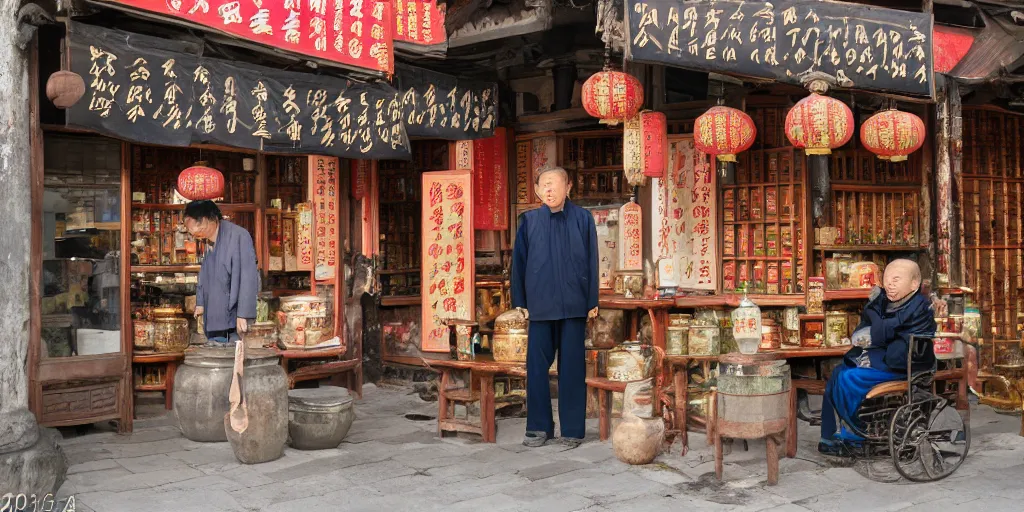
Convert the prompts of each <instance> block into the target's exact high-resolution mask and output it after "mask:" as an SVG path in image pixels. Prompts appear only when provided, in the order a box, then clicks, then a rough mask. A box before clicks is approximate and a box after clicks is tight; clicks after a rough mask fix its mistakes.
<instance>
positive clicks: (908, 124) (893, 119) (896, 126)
mask: <svg viewBox="0 0 1024 512" xmlns="http://www.w3.org/2000/svg"><path fill="white" fill-rule="evenodd" d="M924 136H925V129H924V121H921V118H920V117H917V116H915V115H914V114H911V113H909V112H900V111H899V110H883V111H881V112H879V113H877V114H875V115H873V116H871V117H870V118H868V120H867V121H864V124H863V125H861V127H860V142H861V144H863V145H864V147H866V148H868V150H869V151H871V152H872V153H874V154H876V155H878V158H881V159H882V160H890V161H893V162H902V161H904V160H906V159H907V155H909V154H911V153H913V152H914V151H917V150H918V149H921V145H922V144H924Z"/></svg>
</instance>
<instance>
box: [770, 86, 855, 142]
mask: <svg viewBox="0 0 1024 512" xmlns="http://www.w3.org/2000/svg"><path fill="white" fill-rule="evenodd" d="M851 137H853V112H852V111H851V110H850V107H847V106H846V104H845V103H843V102H841V101H839V100H837V99H835V98H832V97H829V96H824V95H821V94H818V93H811V95H810V96H808V97H806V98H804V99H802V100H800V101H798V102H797V103H796V105H793V108H791V109H789V113H787V114H786V138H788V139H789V142H791V143H792V144H793V146H794V147H796V148H797V149H803V150H804V151H805V152H806V153H807V154H808V155H829V154H831V153H832V150H833V149H836V148H839V147H842V146H843V145H844V144H846V143H847V142H849V141H850V138H851Z"/></svg>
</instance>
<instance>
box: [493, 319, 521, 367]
mask: <svg viewBox="0 0 1024 512" xmlns="http://www.w3.org/2000/svg"><path fill="white" fill-rule="evenodd" d="M529 325H530V322H529V321H528V320H527V319H526V316H525V315H523V314H522V313H520V312H519V310H518V309H510V310H508V311H506V312H504V313H502V314H500V315H498V318H495V319H494V339H493V341H492V347H491V350H492V351H493V353H494V360H495V361H498V362H501V363H525V362H526V340H527V330H528V329H529Z"/></svg>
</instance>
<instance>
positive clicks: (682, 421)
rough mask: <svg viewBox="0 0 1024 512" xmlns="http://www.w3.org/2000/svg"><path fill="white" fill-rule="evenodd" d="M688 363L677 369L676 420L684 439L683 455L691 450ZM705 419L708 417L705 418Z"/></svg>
mask: <svg viewBox="0 0 1024 512" xmlns="http://www.w3.org/2000/svg"><path fill="white" fill-rule="evenodd" d="M688 369H689V367H688V365H686V364H683V365H682V366H680V367H679V368H677V369H676V373H675V375H674V377H675V379H674V380H675V386H676V422H677V423H678V424H679V425H678V426H677V427H678V428H679V436H680V438H681V439H682V441H683V453H682V454H683V455H686V452H688V451H689V450H690V435H689V432H688V429H687V423H688V422H689V417H688V415H689V411H688V410H687V406H688V405H689V404H688V402H689V399H690V389H689V388H690V382H689V381H690V379H689V376H688V375H687V370H688ZM704 419H705V421H706V420H707V418H704Z"/></svg>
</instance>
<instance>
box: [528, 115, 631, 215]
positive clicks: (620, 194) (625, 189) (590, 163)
mask: <svg viewBox="0 0 1024 512" xmlns="http://www.w3.org/2000/svg"><path fill="white" fill-rule="evenodd" d="M558 147H559V149H560V151H559V165H561V166H562V168H564V169H565V170H566V171H568V173H569V179H570V180H571V181H572V183H573V186H572V191H571V194H570V199H571V200H572V201H574V202H576V203H577V204H606V203H608V202H609V201H611V202H616V201H618V202H624V201H626V200H628V199H629V197H630V195H631V194H632V192H633V191H632V188H631V187H630V186H629V183H626V179H625V177H624V176H623V161H622V130H609V131H598V132H584V133H578V134H566V135H561V136H559V140H558ZM536 200H537V199H536V198H535V197H532V198H531V201H536Z"/></svg>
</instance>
